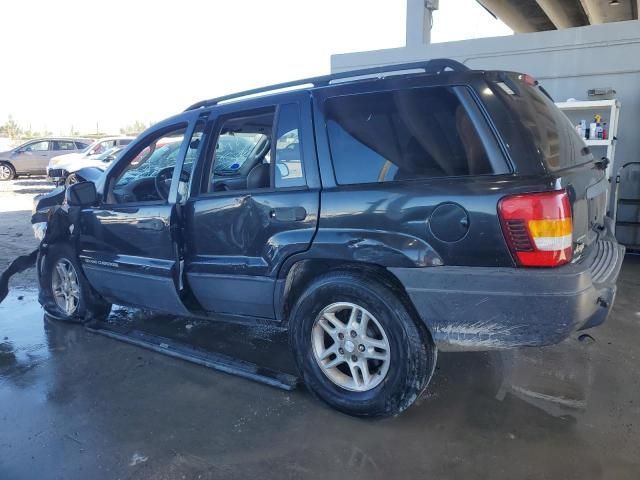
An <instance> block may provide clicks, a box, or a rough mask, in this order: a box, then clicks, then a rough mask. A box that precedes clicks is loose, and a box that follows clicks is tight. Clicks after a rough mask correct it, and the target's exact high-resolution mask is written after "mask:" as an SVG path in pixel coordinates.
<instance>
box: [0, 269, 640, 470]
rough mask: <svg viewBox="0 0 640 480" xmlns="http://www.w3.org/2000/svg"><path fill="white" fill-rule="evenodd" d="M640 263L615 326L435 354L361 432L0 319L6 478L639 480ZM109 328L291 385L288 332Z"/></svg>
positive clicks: (138, 317) (23, 314) (140, 315)
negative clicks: (168, 337)
mask: <svg viewBox="0 0 640 480" xmlns="http://www.w3.org/2000/svg"><path fill="white" fill-rule="evenodd" d="M638 292H640V258H639V257H627V259H626V261H625V265H624V267H623V272H622V280H621V283H620V290H619V294H618V299H617V303H616V305H615V308H614V312H613V315H612V316H611V317H610V318H609V320H608V322H607V323H606V324H605V325H604V326H602V327H599V328H597V329H594V330H590V331H589V332H588V333H589V334H590V335H591V336H592V337H593V339H595V342H593V341H591V339H590V338H588V337H587V338H583V341H578V340H577V336H576V338H573V339H570V340H568V341H566V342H564V343H563V344H561V345H558V346H554V347H548V348H545V349H521V350H517V351H512V352H502V353H500V352H492V353H450V354H441V355H440V358H439V367H438V370H437V372H436V375H435V377H434V379H433V381H432V384H431V385H430V387H429V390H428V391H429V393H428V394H427V395H426V396H425V397H424V398H422V399H420V400H419V401H418V403H417V404H416V405H414V406H413V407H412V408H410V409H409V410H408V411H406V412H405V413H403V414H402V415H401V416H399V417H397V418H391V419H385V420H379V421H371V420H359V419H355V418H350V417H348V416H345V415H342V414H340V413H338V412H335V411H333V410H331V409H330V408H328V407H326V406H325V405H324V404H322V403H320V402H319V401H317V400H315V399H314V398H313V397H312V396H311V395H310V394H309V393H308V392H307V391H306V390H305V389H304V387H300V388H298V389H297V390H296V391H293V392H286V391H282V390H278V389H275V388H272V387H268V386H264V385H261V384H258V383H255V382H251V381H248V380H245V379H240V378H235V377H232V376H229V375H226V374H223V373H218V372H215V371H212V370H209V369H207V368H204V367H200V366H197V365H192V364H189V363H186V362H183V361H180V360H176V359H172V358H168V357H165V356H163V355H160V354H157V353H154V352H149V351H146V350H143V349H140V348H138V347H134V346H130V345H127V344H124V343H121V342H117V341H114V340H111V339H108V338H105V337H102V336H98V335H95V334H92V333H89V332H86V331H85V330H84V329H83V328H82V327H79V326H76V325H66V324H60V323H56V322H51V321H48V320H45V319H44V318H43V315H42V312H41V310H40V309H39V307H38V306H37V302H36V301H35V295H36V292H35V291H33V290H14V291H13V292H12V293H11V294H10V298H8V299H7V301H5V303H3V304H2V305H0V479H3V480H4V479H7V480H9V479H34V478H37V479H49V478H51V479H58V478H60V479H76V478H77V479H80V478H82V479H85V478H92V479H103V478H104V479H113V478H123V479H126V478H136V479H137V478H143V479H146V478H154V479H173V478H186V479H190V478H201V479H207V478H238V479H240V478H242V479H244V478H258V477H259V478H279V479H280V478H323V479H327V478H338V479H341V478H438V479H442V478H465V479H467V478H491V479H502V478H504V479H525V478H526V479H529V478H531V479H537V478H553V479H556V478H558V479H559V478H562V479H573V478H576V479H577V478H580V479H601V478H602V479H634V480H635V479H638V478H640V369H639V368H638V362H639V361H640V347H639V346H638V343H639V342H638V339H639V338H640V336H639V333H640V300H639V299H638ZM113 319H114V321H130V322H137V324H138V325H139V326H141V327H143V328H146V329H148V330H150V331H154V332H155V333H165V334H166V333H167V332H173V333H174V334H175V335H176V336H177V337H178V338H191V339H197V342H198V343H199V345H200V346H202V347H207V348H212V349H216V350H218V351H222V352H223V353H232V354H235V355H238V356H239V357H242V358H244V359H246V360H249V361H261V362H264V364H265V365H267V366H271V367H274V368H279V369H282V370H284V371H293V370H292V368H293V367H292V365H291V359H290V357H289V354H288V350H287V347H286V335H285V334H284V332H282V331H279V330H278V329H273V328H267V327H259V328H249V327H245V326H239V325H229V324H215V323H209V322H199V321H198V322H185V321H184V320H181V319H175V318H171V317H162V316H158V315H150V314H148V313H145V312H133V311H125V310H120V311H116V312H115V314H114V315H113Z"/></svg>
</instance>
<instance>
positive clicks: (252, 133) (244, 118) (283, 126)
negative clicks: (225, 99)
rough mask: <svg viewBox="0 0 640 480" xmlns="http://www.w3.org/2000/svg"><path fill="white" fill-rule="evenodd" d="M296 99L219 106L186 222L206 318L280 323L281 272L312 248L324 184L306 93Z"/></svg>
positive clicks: (189, 264)
mask: <svg viewBox="0 0 640 480" xmlns="http://www.w3.org/2000/svg"><path fill="white" fill-rule="evenodd" d="M297 100H299V101H295V102H292V101H291V96H288V98H287V103H283V104H277V103H276V104H275V105H274V104H273V100H271V101H270V102H271V105H269V101H268V100H266V99H263V101H262V102H255V103H258V105H256V108H255V109H252V110H243V111H238V110H237V107H236V109H234V108H230V106H225V107H224V109H223V107H219V111H220V113H219V114H218V117H217V119H216V122H215V126H214V127H213V135H211V141H210V142H209V144H208V148H207V151H206V152H205V155H204V156H203V159H204V162H203V164H204V165H205V167H204V168H203V172H202V175H201V177H202V178H201V181H200V186H199V189H200V190H199V191H196V192H193V188H192V197H191V199H190V200H189V202H188V204H187V208H186V215H185V221H186V229H187V234H186V239H187V249H186V252H187V253H186V257H185V263H186V266H185V269H186V279H187V282H188V284H189V286H190V288H191V290H192V292H193V294H194V296H195V297H196V299H197V300H198V301H199V303H200V305H201V306H202V308H204V309H205V310H206V311H207V312H215V313H225V314H236V315H244V316H251V317H262V318H270V319H271V318H275V312H274V305H273V299H274V289H275V283H276V278H277V275H278V270H279V268H280V266H281V265H282V263H283V262H284V260H285V259H286V258H288V257H289V256H291V255H293V254H295V253H298V252H301V251H304V250H306V249H308V248H309V246H310V244H311V241H312V238H313V235H314V233H315V231H316V226H317V220H318V209H319V180H318V174H317V171H316V169H315V165H316V163H315V150H314V146H313V145H314V144H313V136H312V135H313V134H312V130H311V125H310V123H311V122H310V107H309V104H310V102H309V97H308V94H302V93H301V94H300V95H299V96H298V97H297ZM255 103H254V104H255ZM302 119H308V121H306V122H305V121H302ZM303 160H304V161H303ZM196 188H198V187H196ZM194 193H195V195H194Z"/></svg>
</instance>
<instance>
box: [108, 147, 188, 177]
mask: <svg viewBox="0 0 640 480" xmlns="http://www.w3.org/2000/svg"><path fill="white" fill-rule="evenodd" d="M180 145H181V142H179V141H176V142H173V143H169V144H165V145H163V146H161V147H159V148H157V149H156V150H154V151H153V153H151V155H149V150H148V148H147V149H145V150H143V151H142V152H141V153H140V154H139V155H138V157H139V158H138V159H136V160H134V161H133V162H132V163H131V166H132V167H134V166H135V168H131V169H130V170H128V171H127V172H126V173H125V174H124V175H123V176H122V177H121V179H120V180H119V181H118V184H119V185H125V184H127V183H129V182H131V181H132V180H136V179H139V178H144V177H152V176H155V174H156V173H157V172H158V171H160V170H162V169H163V168H165V167H169V166H173V165H175V164H176V157H177V155H178V151H179V150H180Z"/></svg>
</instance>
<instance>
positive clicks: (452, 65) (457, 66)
mask: <svg viewBox="0 0 640 480" xmlns="http://www.w3.org/2000/svg"><path fill="white" fill-rule="evenodd" d="M418 69H419V70H424V73H432V74H440V73H443V72H446V71H447V70H451V71H464V70H469V67H467V66H466V65H463V64H462V63H460V62H458V61H456V60H451V59H448V58H435V59H433V60H428V61H426V62H412V63H398V64H393V65H382V66H379V67H371V68H364V69H360V70H349V71H346V72H338V73H332V74H330V75H322V76H319V77H311V78H304V79H301V80H294V81H291V82H284V83H278V84H276V85H269V86H266V87H259V88H252V89H250V90H244V91H242V92H237V93H232V94H230V95H223V96H221V97H216V98H212V99H209V100H203V101H201V102H198V103H194V104H193V105H191V106H190V107H189V108H187V109H186V110H185V111H189V110H196V109H198V108H204V107H212V106H214V105H217V104H218V103H220V102H224V101H228V100H233V99H236V98H242V97H248V96H253V95H257V94H261V93H269V92H275V91H277V90H285V89H294V88H296V87H302V86H305V85H312V86H314V87H321V86H326V85H329V84H331V83H332V82H335V81H336V80H345V79H347V80H348V79H350V78H354V80H362V79H363V78H362V77H371V76H373V75H377V74H384V73H396V72H398V73H401V72H402V71H405V70H418ZM383 76H384V75H380V77H383Z"/></svg>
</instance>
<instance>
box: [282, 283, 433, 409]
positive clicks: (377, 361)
mask: <svg viewBox="0 0 640 480" xmlns="http://www.w3.org/2000/svg"><path fill="white" fill-rule="evenodd" d="M289 335H290V341H291V344H292V347H293V350H294V354H295V358H296V362H297V364H298V367H299V369H300V371H301V373H302V376H303V378H304V381H305V383H306V385H307V386H308V388H309V389H310V390H311V391H312V392H313V393H314V394H315V395H317V396H318V397H320V398H321V399H322V400H324V401H325V402H327V403H329V404H330V405H331V406H333V407H334V408H337V409H338V410H340V411H342V412H345V413H348V414H350V415H357V416H389V415H396V414H398V413H400V412H402V411H403V410H404V409H406V408H407V407H409V406H410V405H411V404H412V403H413V402H414V401H415V400H416V398H418V396H419V395H420V394H421V393H422V391H423V390H424V388H425V387H426V386H427V384H428V382H429V379H430V378H431V375H432V373H433V369H434V366H435V361H436V349H435V346H434V345H433V342H432V341H431V338H430V336H429V334H428V332H427V331H426V330H425V329H424V327H423V326H422V325H421V324H420V323H419V320H418V321H416V320H415V319H414V318H413V316H412V315H411V313H410V310H409V309H408V308H407V307H406V306H405V305H404V303H403V302H402V301H401V300H400V299H399V298H397V296H396V293H395V292H394V291H392V289H391V288H389V287H388V286H385V285H384V284H382V283H379V282H377V281H372V280H371V279H369V278H366V277H364V276H362V275H359V274H356V273H353V272H334V273H330V274H328V275H325V276H323V277H321V278H320V279H318V280H317V281H316V282H314V283H313V284H312V285H311V286H310V287H309V288H308V289H307V290H306V291H305V292H304V294H303V295H302V296H301V298H300V300H299V301H298V302H297V304H296V305H295V307H294V308H293V310H292V316H291V319H290V326H289Z"/></svg>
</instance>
